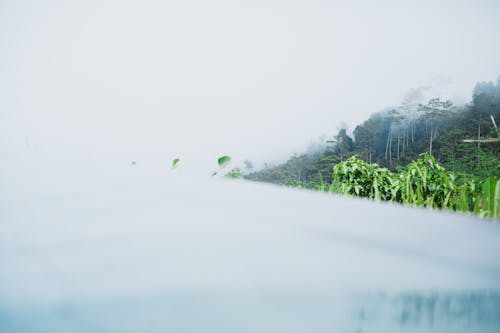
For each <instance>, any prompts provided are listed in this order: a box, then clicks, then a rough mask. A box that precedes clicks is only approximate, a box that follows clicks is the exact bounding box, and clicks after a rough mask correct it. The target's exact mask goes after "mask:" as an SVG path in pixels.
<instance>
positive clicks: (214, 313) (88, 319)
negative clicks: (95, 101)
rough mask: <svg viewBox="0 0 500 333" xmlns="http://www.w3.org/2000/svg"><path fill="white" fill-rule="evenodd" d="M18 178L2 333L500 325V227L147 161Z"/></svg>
mask: <svg viewBox="0 0 500 333" xmlns="http://www.w3.org/2000/svg"><path fill="white" fill-rule="evenodd" d="M28 171H29V167H28ZM176 171H177V170H176ZM6 176H7V177H6V179H5V180H4V181H3V183H2V186H1V187H0V332H5V333H18V332H19V333H20V332H23V333H59V332H60V333H66V332H82V333H87V332H103V333H104V332H106V333H108V332H109V333H128V332H151V333H153V332H158V333H160V332H161V333H165V332H185V333H198V332H210V333H235V332H238V333H239V332H242V333H243V332H248V333H256V332H259V333H304V332H315V333H326V332H346V333H347V332H368V333H369V332H374V333H375V332H384V333H406V332H408V333H416V332H426V333H444V332H450V333H479V332H485V333H486V332H499V331H500V318H499V316H498V311H499V308H500V292H499V291H500V279H499V276H500V261H499V260H498V253H499V252H500V242H498V239H499V237H500V225H498V224H497V223H492V222H487V221H485V220H483V221H480V220H477V219H475V218H472V217H467V216H465V215H456V214H451V213H436V212H433V211H429V210H424V209H414V208H408V207H402V206H396V205H391V204H387V203H386V204H382V203H375V202H370V201H367V200H359V199H353V198H348V197H336V196H329V195H327V194H325V193H319V192H312V191H311V192H309V191H297V190H291V189H288V188H280V187H277V186H271V185H264V184H257V183H249V182H238V181H236V180H225V181H224V179H214V178H209V177H199V178H197V177H196V176H192V175H189V176H183V175H179V174H178V173H177V172H175V171H174V172H169V173H167V172H165V170H164V169H163V168H161V167H156V168H145V167H144V166H142V165H136V166H135V167H128V166H125V167H122V168H113V169H110V170H105V169H104V168H102V169H100V170H98V172H95V173H89V172H85V171H82V170H80V171H78V170H72V171H71V172H60V170H47V171H46V172H43V173H40V174H36V173H30V172H27V171H26V170H23V169H19V168H18V169H16V170H10V171H8V172H7V173H6Z"/></svg>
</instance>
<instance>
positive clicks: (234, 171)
mask: <svg viewBox="0 0 500 333" xmlns="http://www.w3.org/2000/svg"><path fill="white" fill-rule="evenodd" d="M224 177H226V178H243V172H241V169H240V168H234V169H232V170H231V171H229V172H228V173H226V174H225V175H224Z"/></svg>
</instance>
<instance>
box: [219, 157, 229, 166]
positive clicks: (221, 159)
mask: <svg viewBox="0 0 500 333" xmlns="http://www.w3.org/2000/svg"><path fill="white" fill-rule="evenodd" d="M217 163H219V168H225V167H226V166H227V165H228V164H229V163H231V157H229V156H222V157H219V159H218V160H217Z"/></svg>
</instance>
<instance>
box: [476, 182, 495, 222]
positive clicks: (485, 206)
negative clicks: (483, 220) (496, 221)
mask: <svg viewBox="0 0 500 333" xmlns="http://www.w3.org/2000/svg"><path fill="white" fill-rule="evenodd" d="M479 207H480V214H481V215H484V216H487V217H493V218H500V180H498V179H496V178H494V177H490V178H488V179H486V181H485V182H484V183H483V188H482V197H481V201H480V205H479Z"/></svg>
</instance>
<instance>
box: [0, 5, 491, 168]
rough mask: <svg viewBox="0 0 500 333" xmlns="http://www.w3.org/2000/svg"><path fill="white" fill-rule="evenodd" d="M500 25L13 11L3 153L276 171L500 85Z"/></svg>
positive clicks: (443, 15)
mask: <svg viewBox="0 0 500 333" xmlns="http://www.w3.org/2000/svg"><path fill="white" fill-rule="evenodd" d="M499 18H500V1H486V0H483V1H478V0H475V1H472V0H471V1H456V0H455V1H439V2H438V1H422V0H420V1H396V0H394V1H313V0H308V1H269V0H268V1H255V0H253V1H246V2H243V1H241V2H240V1H123V0H122V1H104V0H100V1H53V0H48V1H20V0H11V1H8V0H0V153H2V154H3V156H4V157H6V158H7V159H10V158H11V159H14V158H16V156H19V154H25V153H26V151H27V150H28V149H27V148H26V146H27V144H26V142H27V140H28V141H29V146H30V151H31V152H33V151H35V152H36V153H37V154H39V155H40V156H46V157H47V158H54V157H56V158H58V159H59V158H60V159H61V160H66V159H67V160H70V159H73V160H76V161H83V160H88V161H93V162H98V163H108V162H113V163H116V162H118V163H130V161H131V160H137V161H138V163H153V164H154V163H165V164H168V163H170V161H171V159H172V158H174V157H177V156H180V157H181V158H182V160H183V162H185V165H191V167H192V166H193V165H196V166H200V168H203V169H206V168H207V166H208V165H214V161H215V159H216V158H217V157H218V156H220V155H221V154H229V155H231V156H233V157H234V159H235V161H236V162H237V163H238V162H241V161H243V160H244V159H245V158H248V159H251V160H253V161H254V162H257V163H256V164H259V163H262V162H264V161H276V160H278V159H282V158H285V157H287V156H288V155H289V154H291V153H293V152H295V151H300V150H301V149H304V148H305V147H307V145H309V144H310V143H311V142H312V141H314V140H317V138H318V137H319V136H320V135H321V134H323V133H327V134H333V133H335V132H336V131H337V128H338V126H339V125H340V123H341V122H342V121H344V122H346V123H348V124H349V125H350V126H351V129H352V127H354V125H356V124H357V123H359V122H361V121H363V120H364V119H366V118H367V117H368V116H369V114H370V113H372V112H375V111H378V110H380V109H381V108H383V107H385V106H388V105H394V104H397V103H399V101H400V100H401V98H402V96H403V95H404V93H405V92H406V91H407V90H409V89H411V88H416V87H419V86H422V85H428V84H432V82H436V80H438V81H439V82H441V83H440V87H439V89H441V90H443V93H444V94H446V95H447V96H449V97H452V98H454V99H455V100H456V101H458V102H463V101H467V100H468V99H469V98H470V93H471V90H472V88H473V86H474V84H475V83H476V82H477V81H485V80H495V79H496V77H497V76H498V75H499V74H500V37H499V34H498V32H499V31H500V19H499ZM436 78H437V79H436ZM442 82H447V83H446V84H444V85H443V84H442ZM27 138H28V139H27Z"/></svg>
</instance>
